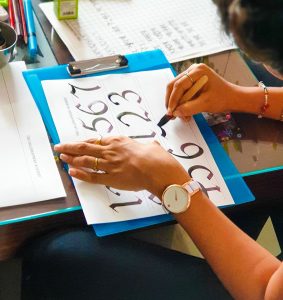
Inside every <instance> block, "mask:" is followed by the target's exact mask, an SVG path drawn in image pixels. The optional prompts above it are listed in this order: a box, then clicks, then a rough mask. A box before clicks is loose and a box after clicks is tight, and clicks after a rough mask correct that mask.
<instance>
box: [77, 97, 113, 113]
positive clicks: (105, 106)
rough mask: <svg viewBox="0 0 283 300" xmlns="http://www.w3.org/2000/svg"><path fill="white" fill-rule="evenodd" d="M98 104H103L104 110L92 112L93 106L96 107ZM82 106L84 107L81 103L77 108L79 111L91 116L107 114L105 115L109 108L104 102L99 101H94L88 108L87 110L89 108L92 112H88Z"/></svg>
mask: <svg viewBox="0 0 283 300" xmlns="http://www.w3.org/2000/svg"><path fill="white" fill-rule="evenodd" d="M97 103H102V104H103V107H102V109H101V110H100V111H97V112H95V111H94V110H92V106H94V105H95V104H97ZM81 106H82V105H81V104H80V103H79V104H77V105H76V108H77V109H78V110H80V111H82V112H84V113H86V114H90V115H103V114H105V113H106V112H107V111H108V106H107V105H106V104H105V103H104V102H103V101H100V100H98V101H93V102H91V103H90V104H89V105H88V106H87V108H88V109H89V110H90V111H86V110H84V109H82V108H81Z"/></svg>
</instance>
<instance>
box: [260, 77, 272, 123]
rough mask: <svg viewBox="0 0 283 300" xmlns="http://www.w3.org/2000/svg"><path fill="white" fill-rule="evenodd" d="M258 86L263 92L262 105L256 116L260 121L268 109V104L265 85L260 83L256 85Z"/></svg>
mask: <svg viewBox="0 0 283 300" xmlns="http://www.w3.org/2000/svg"><path fill="white" fill-rule="evenodd" d="M258 86H259V87H262V88H263V90H264V103H263V105H262V106H261V108H260V113H259V114H258V116H257V117H258V118H259V119H261V118H262V117H263V116H264V114H265V112H266V110H267V109H268V107H269V106H270V104H269V103H268V89H267V87H266V86H265V84H264V83H263V82H262V81H260V82H259V83H258Z"/></svg>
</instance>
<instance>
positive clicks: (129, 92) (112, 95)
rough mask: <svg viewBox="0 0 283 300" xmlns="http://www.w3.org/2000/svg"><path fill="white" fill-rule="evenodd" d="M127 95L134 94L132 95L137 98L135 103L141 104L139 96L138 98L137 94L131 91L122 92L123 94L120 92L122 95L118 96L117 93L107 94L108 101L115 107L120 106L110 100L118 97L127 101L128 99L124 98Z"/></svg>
mask: <svg viewBox="0 0 283 300" xmlns="http://www.w3.org/2000/svg"><path fill="white" fill-rule="evenodd" d="M127 94H134V95H136V96H137V100H136V101H137V103H141V101H142V98H141V96H140V95H139V94H137V93H136V92H134V91H131V90H126V91H123V92H122V95H120V94H119V93H115V92H113V93H110V94H108V99H109V100H110V101H111V102H112V103H113V104H115V105H120V103H119V102H117V101H114V100H112V98H113V97H114V98H115V96H118V97H120V98H122V99H123V100H126V101H129V99H127V97H126V95H127Z"/></svg>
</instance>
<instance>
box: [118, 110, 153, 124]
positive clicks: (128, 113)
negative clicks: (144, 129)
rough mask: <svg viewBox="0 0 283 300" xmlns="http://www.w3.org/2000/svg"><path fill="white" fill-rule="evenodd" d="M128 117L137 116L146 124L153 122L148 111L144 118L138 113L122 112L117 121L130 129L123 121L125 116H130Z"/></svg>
mask: <svg viewBox="0 0 283 300" xmlns="http://www.w3.org/2000/svg"><path fill="white" fill-rule="evenodd" d="M128 115H131V116H136V117H138V118H141V119H143V120H145V121H146V122H149V121H151V120H150V119H149V117H148V113H147V112H146V111H145V117H143V116H141V115H139V114H137V113H134V112H128V111H126V112H121V113H120V114H118V116H117V119H118V120H119V121H120V122H121V123H123V124H125V125H126V126H128V127H130V125H129V124H128V123H125V122H123V121H122V118H123V117H124V116H128Z"/></svg>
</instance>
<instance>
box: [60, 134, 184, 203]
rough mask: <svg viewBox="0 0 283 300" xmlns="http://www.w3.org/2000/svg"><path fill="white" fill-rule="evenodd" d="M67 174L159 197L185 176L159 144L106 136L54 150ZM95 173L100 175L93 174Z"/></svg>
mask: <svg viewBox="0 0 283 300" xmlns="http://www.w3.org/2000/svg"><path fill="white" fill-rule="evenodd" d="M54 149H55V151H57V152H60V153H61V155H60V158H61V160H62V161H64V162H66V163H68V164H69V165H70V169H69V174H70V175H71V176H73V177H75V178H78V179H80V180H83V181H87V182H91V183H99V184H104V185H107V186H111V187H114V188H117V189H123V190H132V191H138V190H144V189H146V190H148V191H149V192H151V193H153V194H154V195H156V196H157V197H159V198H160V197H161V195H162V192H163V191H164V189H165V188H166V187H167V186H168V185H170V184H184V183H185V182H187V181H188V180H189V175H188V173H187V172H186V171H185V170H184V168H183V167H182V166H181V164H180V163H179V162H178V161H177V160H175V158H174V157H173V156H172V155H171V154H169V153H168V152H167V151H166V150H164V149H163V148H162V147H161V146H160V145H159V143H157V142H153V143H148V144H141V143H138V142H136V141H134V140H133V139H130V138H128V137H106V138H102V140H101V142H100V141H98V140H95V139H93V140H87V141H84V142H76V143H69V144H60V145H56V146H55V147H54ZM97 170H100V171H103V172H95V171H97Z"/></svg>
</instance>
